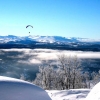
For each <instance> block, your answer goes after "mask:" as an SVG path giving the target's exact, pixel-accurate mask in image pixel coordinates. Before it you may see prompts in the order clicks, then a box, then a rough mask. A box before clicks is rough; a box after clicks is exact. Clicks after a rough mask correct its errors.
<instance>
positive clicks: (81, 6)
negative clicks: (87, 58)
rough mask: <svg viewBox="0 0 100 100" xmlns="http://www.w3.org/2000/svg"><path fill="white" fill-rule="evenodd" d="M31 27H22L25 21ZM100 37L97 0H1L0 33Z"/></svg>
mask: <svg viewBox="0 0 100 100" xmlns="http://www.w3.org/2000/svg"><path fill="white" fill-rule="evenodd" d="M28 24H30V25H32V26H33V27H34V28H33V29H32V28H30V27H29V28H27V29H26V28H25V27H26V25H28ZM29 31H30V34H31V35H48V36H55V35H57V36H65V37H83V38H100V0H0V35H18V36H26V35H29Z"/></svg>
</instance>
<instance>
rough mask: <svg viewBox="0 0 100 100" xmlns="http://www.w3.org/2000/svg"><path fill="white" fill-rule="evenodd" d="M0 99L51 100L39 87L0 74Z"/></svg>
mask: <svg viewBox="0 0 100 100" xmlns="http://www.w3.org/2000/svg"><path fill="white" fill-rule="evenodd" d="M0 100H51V99H50V97H49V96H48V94H47V92H46V91H45V90H43V89H41V88H40V87H38V86H36V85H33V84H31V83H29V82H25V81H22V80H18V79H14V78H8V77H3V76H0Z"/></svg>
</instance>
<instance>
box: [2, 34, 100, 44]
mask: <svg viewBox="0 0 100 100" xmlns="http://www.w3.org/2000/svg"><path fill="white" fill-rule="evenodd" d="M21 41H24V42H25V41H34V42H42V43H65V44H66V43H71V42H73V43H75V42H100V39H98V40H96V39H88V38H77V37H62V36H39V35H37V36H31V35H30V36H14V35H8V36H0V43H9V42H10V43H11V42H12V43H15V42H21Z"/></svg>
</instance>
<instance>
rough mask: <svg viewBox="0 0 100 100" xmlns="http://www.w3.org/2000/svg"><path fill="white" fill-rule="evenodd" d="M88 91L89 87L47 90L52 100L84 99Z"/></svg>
mask: <svg viewBox="0 0 100 100" xmlns="http://www.w3.org/2000/svg"><path fill="white" fill-rule="evenodd" d="M89 91H90V89H70V90H49V91H48V90H47V92H48V94H49V96H50V97H51V99H52V100H84V99H85V98H86V96H87V94H88V93H89ZM88 100H91V99H88ZM94 100H95V99H94Z"/></svg>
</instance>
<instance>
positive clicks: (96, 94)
mask: <svg viewBox="0 0 100 100" xmlns="http://www.w3.org/2000/svg"><path fill="white" fill-rule="evenodd" d="M85 100H100V82H99V83H97V84H96V85H95V86H94V87H93V88H92V90H91V91H90V93H89V94H88V96H87V97H86V99H85Z"/></svg>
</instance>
